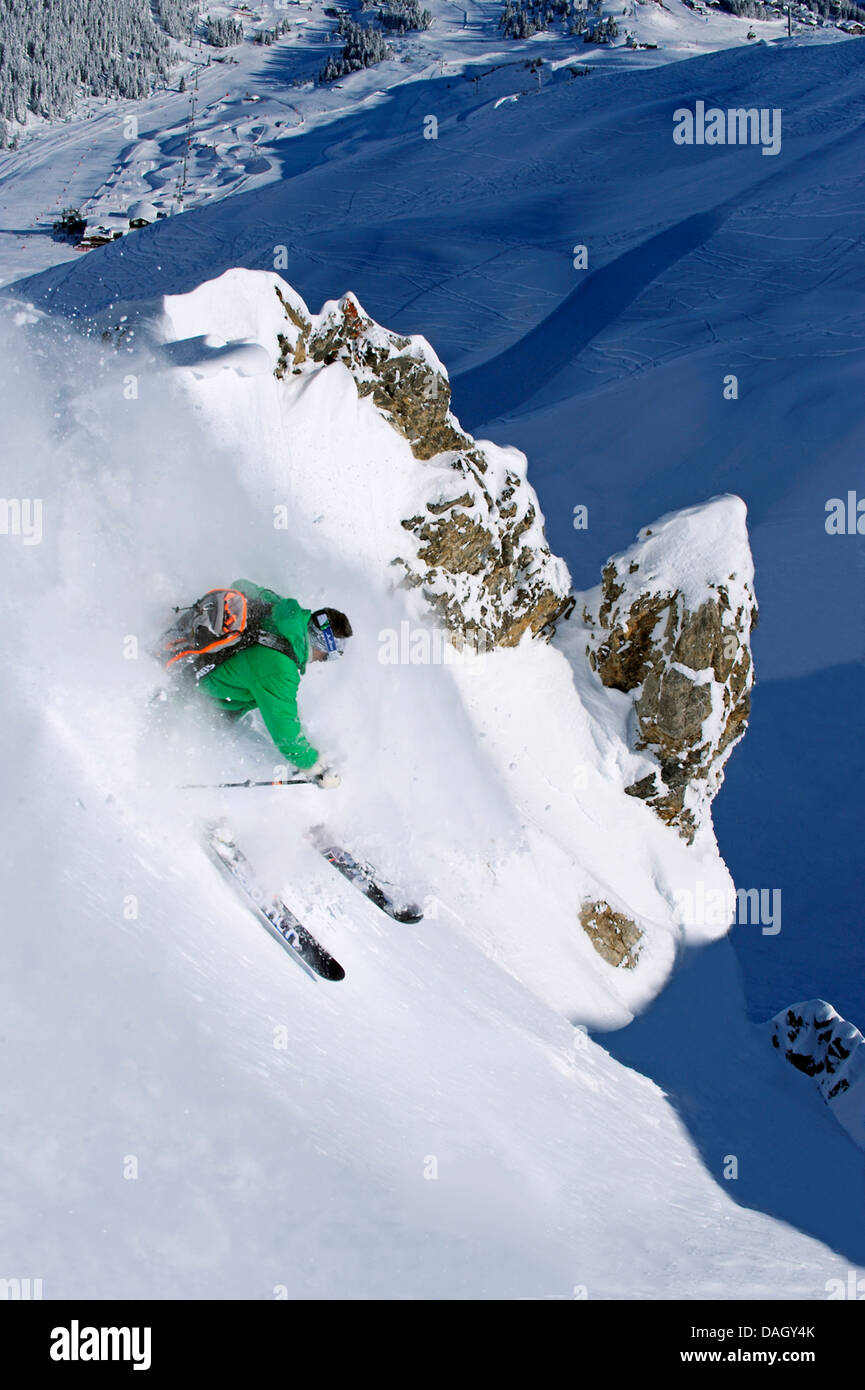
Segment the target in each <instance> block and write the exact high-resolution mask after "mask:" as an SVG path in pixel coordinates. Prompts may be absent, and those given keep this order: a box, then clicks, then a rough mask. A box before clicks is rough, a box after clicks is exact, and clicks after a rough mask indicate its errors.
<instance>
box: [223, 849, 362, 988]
mask: <svg viewBox="0 0 865 1390" xmlns="http://www.w3.org/2000/svg"><path fill="white" fill-rule="evenodd" d="M204 845H205V848H206V850H207V851H208V853H209V854H210V856H211V858H212V859H213V860H214V862H215V863H216V864H217V865H218V866H219V867H220V868H221V869H222V870H223V872H224V873H225V874H226V875H227V876H228V877H229V878H230V879H231V880H232V882H233V883H234V884H235V885H236V886H237V887H238V888H239V889H240V891H241V892H242V894H243V897H244V899H245V901H246V902H247V904H248V905H249V906H250V907H251V908H252V910H253V911H254V912H255V913H256V915H257V916H258V918H259V919H260V921H261V922H262V923H263V924H264V926H265V927H266V928H267V930H268V931H269V932H270V934H271V936H273V937H274V938H275V939H276V940H277V941H278V942H279V944H280V946H283V947H284V948H285V950H286V951H288V953H289V955H290V956H292V957H293V958H294V959H295V960H296V961H297V963H298V965H300V966H302V968H303V969H304V970H305V971H306V972H307V974H308V975H311V976H313V978H315V977H318V978H319V979H322V980H343V979H345V970H344V969H343V967H342V966H341V965H340V963H339V961H337V960H334V958H333V956H332V955H330V954H329V952H328V951H326V950H325V949H324V947H323V946H322V945H321V944H320V942H318V941H316V939H315V937H314V936H313V935H312V933H311V932H310V931H308V930H307V928H306V927H305V926H304V925H303V923H302V922H301V921H300V919H299V918H297V917H296V916H295V915H294V913H293V912H292V911H291V909H290V908H288V907H286V905H285V903H283V902H281V901H280V899H279V898H276V897H268V895H267V894H266V893H265V892H263V891H262V889H261V888H260V886H259V885H258V883H257V882H256V880H255V876H254V874H253V871H252V866H251V864H250V862H249V860H248V859H247V857H246V855H245V854H244V853H243V851H242V850H241V849H239V848H238V846H237V845H236V844H235V843H234V841H233V840H232V839H231V837H230V836H228V835H227V834H226V832H225V831H224V829H223V828H222V827H221V826H219V825H216V826H208V827H207V831H206V833H205V839H204Z"/></svg>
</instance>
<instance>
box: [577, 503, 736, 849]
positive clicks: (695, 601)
mask: <svg viewBox="0 0 865 1390" xmlns="http://www.w3.org/2000/svg"><path fill="white" fill-rule="evenodd" d="M583 617H584V620H585V622H586V624H587V627H588V629H589V641H588V646H587V655H588V659H589V662H590V664H591V666H592V669H593V670H594V671H596V672H597V675H598V676H599V678H600V680H601V681H602V682H603V684H604V685H605V686H608V687H610V688H611V689H614V690H621V691H623V692H625V693H626V694H631V695H632V696H633V708H634V721H633V736H632V744H633V747H634V749H635V751H637V752H644V753H646V754H647V755H649V758H650V760H651V762H652V763H653V764H654V766H653V767H650V768H648V769H647V770H646V771H645V772H644V773H643V774H641V775H640V776H639V777H637V778H635V779H634V780H633V781H632V782H631V783H630V784H629V785H628V786H626V788H625V790H626V792H627V793H628V795H629V796H634V797H638V798H639V799H641V800H643V801H645V802H646V803H647V805H649V806H651V807H652V809H653V810H654V811H655V812H656V814H657V815H658V816H660V818H661V819H662V820H663V821H665V822H666V823H667V824H670V825H674V826H675V827H676V828H677V830H678V831H679V833H680V834H681V835H682V836H683V837H684V838H685V839H686V840H687V841H688V842H689V843H690V842H691V841H692V840H693V838H694V835H695V833H696V831H697V828H698V826H699V825H700V823H701V821H702V819H703V813H704V812H706V811H707V810H708V807H709V805H710V803H711V801H712V798H713V797H714V795H715V793H716V792H717V790H718V788H719V786H720V784H721V781H722V780H723V767H724V764H725V762H726V760H727V758H728V756H729V754H730V752H731V750H732V748H733V746H734V745H735V744H736V743H737V742H738V740H739V739H740V738H741V737H742V735H743V733H744V732H745V728H746V727H747V719H748V713H749V708H750V691H751V686H752V684H753V666H752V660H751V647H750V636H751V631H752V628H753V627H754V626H755V624H756V618H757V608H756V603H755V601H754V593H753V565H752V561H751V555H750V550H749V546H748V535H747V530H746V526H745V504H744V503H743V502H742V501H741V499H739V498H737V497H721V498H716V499H714V500H713V501H712V502H710V503H707V504H706V505H705V506H704V507H694V508H690V509H689V510H687V511H683V512H677V513H674V514H672V515H670V516H667V517H663V518H662V519H661V520H660V521H659V522H657V523H655V525H654V526H651V527H646V528H645V529H644V530H643V531H642V532H641V533H640V535H639V537H638V540H637V542H636V544H635V545H633V546H632V547H631V548H630V549H629V550H627V551H625V552H624V553H623V554H621V555H616V556H614V557H613V558H612V559H611V560H610V561H609V562H608V564H607V565H606V567H605V569H604V571H603V580H602V583H601V585H600V588H599V589H596V590H593V591H592V593H591V594H588V595H586V596H585V598H584V602H583Z"/></svg>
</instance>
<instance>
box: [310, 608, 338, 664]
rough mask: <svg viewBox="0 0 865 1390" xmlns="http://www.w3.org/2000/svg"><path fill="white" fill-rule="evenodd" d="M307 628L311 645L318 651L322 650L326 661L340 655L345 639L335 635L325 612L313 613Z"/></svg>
mask: <svg viewBox="0 0 865 1390" xmlns="http://www.w3.org/2000/svg"><path fill="white" fill-rule="evenodd" d="M309 630H310V631H309V635H310V638H311V640H312V643H313V645H314V646H315V647H317V648H318V650H319V651H320V652H324V655H325V657H326V659H327V660H328V661H330V660H331V659H332V658H333V657H337V656H342V654H343V652H344V651H345V639H344V638H342V637H337V636H336V633H335V632H334V630H333V628H332V627H331V625H330V618H329V617H328V616H327V614H326V613H314V614H313V617H312V619H311V621H310V624H309Z"/></svg>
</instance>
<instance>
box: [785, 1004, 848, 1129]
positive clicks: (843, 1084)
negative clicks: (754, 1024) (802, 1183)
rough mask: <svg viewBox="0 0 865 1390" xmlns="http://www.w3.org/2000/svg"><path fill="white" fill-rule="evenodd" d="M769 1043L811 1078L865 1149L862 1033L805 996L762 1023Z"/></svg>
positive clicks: (832, 1109) (827, 1005)
mask: <svg viewBox="0 0 865 1390" xmlns="http://www.w3.org/2000/svg"><path fill="white" fill-rule="evenodd" d="M766 1027H767V1029H768V1031H769V1036H770V1037H771V1040H772V1045H773V1047H775V1048H777V1049H778V1051H779V1052H780V1053H781V1055H782V1056H783V1057H785V1058H786V1060H787V1061H788V1062H789V1063H790V1065H791V1066H794V1067H795V1068H796V1070H797V1071H801V1072H804V1074H805V1075H806V1076H810V1077H811V1078H812V1079H813V1081H814V1082H815V1084H816V1086H817V1089H818V1091H819V1092H820V1095H821V1096H822V1097H823V1099H824V1101H825V1102H826V1104H827V1105H828V1106H829V1108H830V1110H831V1111H832V1113H833V1115H834V1116H835V1118H836V1119H837V1120H838V1121H839V1123H840V1124H842V1125H843V1126H844V1128H845V1129H846V1130H847V1131H848V1133H849V1134H850V1135H851V1137H852V1138H853V1139H855V1141H856V1143H857V1144H859V1145H860V1147H862V1148H865V1048H863V1046H862V1044H863V1042H865V1038H863V1037H862V1034H861V1033H860V1032H859V1029H858V1028H855V1027H854V1026H853V1024H852V1023H848V1022H847V1020H846V1019H844V1018H842V1017H841V1015H840V1014H838V1013H836V1011H835V1010H834V1009H833V1008H832V1005H831V1004H827V1003H826V1001H825V999H810V1000H808V1001H807V1003H801V1004H793V1005H792V1007H791V1008H789V1009H785V1010H784V1011H783V1012H782V1013H780V1014H776V1015H775V1017H774V1018H773V1019H771V1020H770V1022H769V1023H768V1024H767V1025H766Z"/></svg>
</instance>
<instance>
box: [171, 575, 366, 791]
mask: <svg viewBox="0 0 865 1390" xmlns="http://www.w3.org/2000/svg"><path fill="white" fill-rule="evenodd" d="M211 595H212V596H214V599H213V600H212V602H215V604H216V605H219V608H218V611H219V614H220V625H219V627H218V628H217V630H216V633H214V634H212V635H215V636H217V640H216V641H214V642H212V643H208V642H207V641H206V639H205V640H204V642H203V643H202V639H201V634H202V631H205V632H206V627H204V628H203V627H202V624H201V618H202V610H203V607H204V606H205V605H206V604H207V600H208V599H209V598H211ZM211 595H205V597H204V599H201V600H199V602H198V603H197V604H195V605H193V607H192V608H191V609H186V610H184V615H191V616H184V617H182V618H181V619H180V621H179V623H178V624H177V625H176V626H175V628H174V629H173V630H172V632H171V633H169V634H167V640H166V641H165V642H164V646H163V654H165V653H166V652H170V653H171V657H170V660H169V661H168V663H167V664H168V666H169V668H170V667H171V666H172V665H173V664H174V663H175V662H177V663H179V664H180V667H181V669H183V668H184V667H185V668H186V669H188V670H191V671H193V672H194V674H195V677H196V682H197V686H198V688H199V689H200V690H203V691H204V693H205V694H206V695H207V696H208V698H209V699H211V700H213V701H214V702H215V703H216V704H217V705H218V706H219V708H220V709H221V710H223V711H224V712H225V714H226V715H228V716H229V717H230V718H233V719H240V718H241V717H242V716H243V715H244V714H249V713H250V712H251V711H252V710H254V709H257V710H260V712H261V717H262V719H263V720H264V723H265V726H266V728H267V731H268V733H269V734H270V736H271V738H272V739H273V741H274V743H275V744H276V747H277V748H278V749H279V752H280V754H281V755H282V757H283V758H285V760H286V762H288V763H291V764H292V765H293V766H294V767H296V768H299V769H300V770H301V771H303V772H306V773H307V774H308V777H309V780H310V781H312V782H315V783H316V784H317V785H318V786H319V787H323V788H327V789H329V788H332V787H337V786H339V781H340V779H339V776H338V774H337V773H336V772H335V771H334V770H333V768H332V767H330V766H329V765H328V764H327V762H326V761H325V760H324V759H322V757H321V756H320V754H319V752H318V749H316V748H314V747H313V746H312V744H311V743H310V742H309V740H308V739H307V737H306V735H305V734H304V732H303V729H302V727H301V723H300V719H299V717H298V712H297V690H298V686H299V684H300V677H301V676H302V675H303V673H304V671H305V670H306V666H307V662H308V661H328V660H330V659H332V658H334V657H338V656H341V655H342V653H343V651H344V650H345V644H346V641H347V639H348V638H349V637H351V635H352V629H351V623H350V622H349V620H348V618H347V617H346V615H345V614H344V613H341V612H340V611H339V609H337V608H316V609H312V610H310V609H308V608H301V606H300V604H299V603H298V602H297V600H296V599H293V598H283V597H282V595H280V594H277V593H275V592H274V591H273V590H272V589H263V588H261V587H259V585H257V584H253V583H251V582H250V581H249V580H247V579H240V580H237V581H236V582H235V583H234V584H232V586H231V589H230V590H212V591H211ZM237 605H241V606H242V607H241V608H240V609H238V608H237ZM253 612H254V613H255V622H254V624H252V623H249V625H248V626H245V625H246V624H247V623H248V616H249V615H251V614H252V613H253ZM238 613H242V617H239V616H237V615H238ZM210 620H211V619H210V618H208V621H210ZM237 631H241V632H242V634H243V635H242V637H241V638H238V637H237V636H236V635H235V633H236V632H237ZM190 633H192V634H196V636H195V637H194V638H192V639H191V638H190ZM225 634H230V635H229V636H226V635H225Z"/></svg>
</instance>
